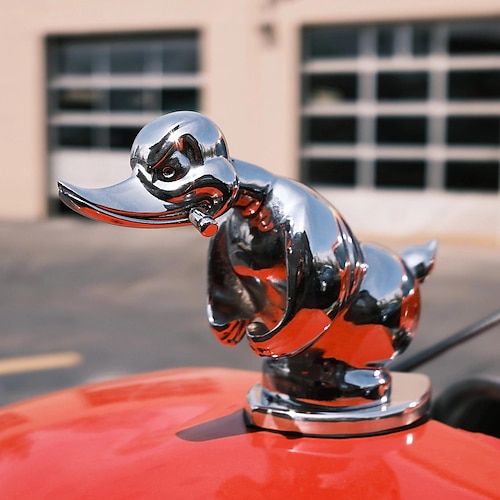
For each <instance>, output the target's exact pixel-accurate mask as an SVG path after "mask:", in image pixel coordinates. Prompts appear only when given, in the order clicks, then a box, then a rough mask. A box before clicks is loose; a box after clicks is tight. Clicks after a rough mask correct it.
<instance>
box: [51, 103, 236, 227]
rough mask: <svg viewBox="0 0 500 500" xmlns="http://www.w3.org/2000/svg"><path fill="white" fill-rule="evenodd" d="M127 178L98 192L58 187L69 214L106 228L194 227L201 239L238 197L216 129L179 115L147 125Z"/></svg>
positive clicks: (199, 117) (197, 116) (195, 117)
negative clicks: (113, 226) (100, 224)
mask: <svg viewBox="0 0 500 500" xmlns="http://www.w3.org/2000/svg"><path fill="white" fill-rule="evenodd" d="M130 165H131V167H132V175H131V177H130V178H129V179H127V180H125V181H123V182H121V183H119V184H115V185H113V186H109V187H106V188H99V189H84V188H79V187H75V186H72V185H70V184H66V183H62V182H60V183H59V196H60V198H61V200H62V201H63V202H64V203H65V204H66V205H68V206H69V207H70V208H72V209H73V210H75V211H77V212H79V213H81V214H82V215H85V216H87V217H90V218H92V219H97V220H100V221H104V222H108V223H110V224H117V225H124V226H134V227H162V226H166V225H186V224H189V223H192V224H194V225H195V227H197V229H198V230H199V231H200V232H201V233H202V234H204V235H205V236H212V235H213V234H215V232H216V231H217V224H216V222H215V219H216V218H217V217H218V216H220V215H222V214H223V213H224V212H226V211H227V210H228V209H229V208H230V207H231V204H232V202H233V200H234V199H235V197H236V193H237V186H238V179H237V176H236V172H235V169H234V167H233V164H232V162H231V159H230V157H229V153H228V150H227V146H226V141H225V139H224V136H223V134H222V132H221V131H220V130H219V128H218V127H217V126H216V125H215V124H214V123H213V122H212V121H210V120H209V119H208V118H206V117H205V116H203V115H201V114H199V113H195V112H190V111H182V112H175V113H170V114H168V115H165V116H162V117H161V118H158V119H157V120H155V121H153V122H151V123H149V124H148V125H146V126H145V127H144V128H143V129H142V130H141V131H140V132H139V133H138V135H137V137H136V139H135V141H134V143H133V145H132V150H131V154H130Z"/></svg>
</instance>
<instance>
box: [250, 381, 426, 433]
mask: <svg viewBox="0 0 500 500" xmlns="http://www.w3.org/2000/svg"><path fill="white" fill-rule="evenodd" d="M391 375H392V387H391V395H390V398H389V400H388V402H386V403H381V404H377V405H373V406H363V407H349V408H345V407H344V408H335V407H333V408H329V407H328V408H327V407H325V409H319V407H318V406H309V405H306V404H298V403H297V402H295V401H292V400H290V398H288V397H287V396H286V395H284V394H276V393H271V392H270V391H267V390H266V389H264V388H263V387H262V386H261V384H256V385H255V386H253V387H252V389H250V391H249V393H248V397H247V414H248V416H249V419H250V423H251V425H254V426H256V427H260V428H263V429H268V430H274V431H281V432H295V433H300V434H304V435H310V436H325V437H343V436H363V435H370V434H378V433H382V432H389V431H395V430H399V429H401V428H404V427H407V426H409V425H411V424H413V423H415V422H417V421H418V420H419V419H421V418H422V417H424V416H425V414H426V413H427V411H428V409H429V406H430V394H431V384H430V381H429V378H428V377H427V376H425V375H421V374H416V373H392V374H391Z"/></svg>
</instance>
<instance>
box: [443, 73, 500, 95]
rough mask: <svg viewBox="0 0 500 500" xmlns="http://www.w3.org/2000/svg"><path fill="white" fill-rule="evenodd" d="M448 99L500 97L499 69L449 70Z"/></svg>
mask: <svg viewBox="0 0 500 500" xmlns="http://www.w3.org/2000/svg"><path fill="white" fill-rule="evenodd" d="M448 95H449V97H450V99H456V100H460V99H472V100H489V99H500V70H498V69H497V70H483V71H481V70H469V71H450V73H449V76H448Z"/></svg>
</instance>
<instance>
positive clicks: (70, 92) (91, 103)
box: [54, 88, 102, 111]
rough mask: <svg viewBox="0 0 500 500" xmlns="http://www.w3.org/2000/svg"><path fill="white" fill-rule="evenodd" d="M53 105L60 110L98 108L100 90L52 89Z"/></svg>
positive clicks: (100, 96)
mask: <svg viewBox="0 0 500 500" xmlns="http://www.w3.org/2000/svg"><path fill="white" fill-rule="evenodd" d="M54 99H55V103H54V104H55V107H56V109H58V110H60V111H91V110H93V109H99V107H100V105H101V103H102V91H100V90H96V89H75V88H72V89H61V90H56V91H54Z"/></svg>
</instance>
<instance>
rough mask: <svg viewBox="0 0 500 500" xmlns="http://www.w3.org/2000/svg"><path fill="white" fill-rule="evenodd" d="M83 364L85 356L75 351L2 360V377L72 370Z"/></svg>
mask: <svg viewBox="0 0 500 500" xmlns="http://www.w3.org/2000/svg"><path fill="white" fill-rule="evenodd" d="M82 362H83V356H82V355H81V354H79V353H77V352H73V351H68V352H60V353H55V354H42V355H38V356H23V357H19V358H8V359H0V375H12V374H14V373H25V372H34V371H42V370H55V369H58V368H70V367H72V366H77V365H80V364H81V363H82Z"/></svg>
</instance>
